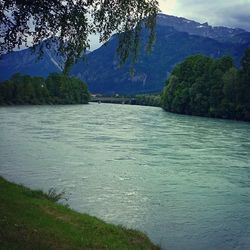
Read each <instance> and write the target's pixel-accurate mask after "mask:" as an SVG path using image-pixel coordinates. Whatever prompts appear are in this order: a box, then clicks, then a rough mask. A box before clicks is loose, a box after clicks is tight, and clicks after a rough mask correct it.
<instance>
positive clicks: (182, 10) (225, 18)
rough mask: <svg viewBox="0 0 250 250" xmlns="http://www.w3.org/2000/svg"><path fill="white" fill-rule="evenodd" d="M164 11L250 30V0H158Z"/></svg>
mask: <svg viewBox="0 0 250 250" xmlns="http://www.w3.org/2000/svg"><path fill="white" fill-rule="evenodd" d="M158 1H159V3H160V8H161V10H162V12H163V13H165V14H169V15H175V16H180V17H185V18H188V19H191V20H194V21H198V22H201V23H204V22H208V23H209V24H211V25H214V26H218V25H222V26H226V27H233V28H243V29H246V30H248V31H250V0H207V1H206V0H158Z"/></svg>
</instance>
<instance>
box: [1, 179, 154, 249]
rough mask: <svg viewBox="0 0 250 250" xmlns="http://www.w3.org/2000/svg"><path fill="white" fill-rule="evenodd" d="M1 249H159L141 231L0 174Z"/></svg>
mask: <svg viewBox="0 0 250 250" xmlns="http://www.w3.org/2000/svg"><path fill="white" fill-rule="evenodd" d="M0 190H1V192H0V201H1V202H0V245H1V249H159V248H158V247H156V246H155V245H154V244H153V243H151V242H150V240H149V239H148V237H147V236H145V235H144V234H143V233H141V232H138V231H135V230H130V229H125V228H123V227H121V226H115V225H111V224H107V223H105V222H103V221H101V220H99V219H97V218H96V217H92V216H89V215H86V214H80V213H78V212H75V211H73V210H71V209H69V208H67V207H65V206H63V205H60V204H57V203H55V202H53V201H52V200H51V199H50V197H49V196H48V195H47V194H44V193H43V192H41V191H33V190H31V189H28V188H26V187H23V186H21V185H16V184H13V183H10V182H8V181H6V180H5V179H3V178H2V177H0Z"/></svg>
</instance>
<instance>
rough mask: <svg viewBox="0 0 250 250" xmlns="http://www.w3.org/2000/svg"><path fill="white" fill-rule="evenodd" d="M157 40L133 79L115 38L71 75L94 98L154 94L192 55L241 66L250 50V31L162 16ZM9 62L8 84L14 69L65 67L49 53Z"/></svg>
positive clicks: (38, 71)
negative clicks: (119, 55)
mask: <svg viewBox="0 0 250 250" xmlns="http://www.w3.org/2000/svg"><path fill="white" fill-rule="evenodd" d="M146 34H147V31H146V30H143V32H142V42H141V47H142V48H143V47H145V43H146V42H145V41H146ZM156 36H157V40H156V43H155V45H154V48H153V51H152V53H151V54H150V55H147V53H146V52H145V51H144V49H141V54H140V56H139V57H138V63H137V64H135V65H134V69H135V75H134V76H131V74H130V73H129V72H130V65H129V63H126V64H125V65H123V67H121V68H119V67H118V60H117V57H116V44H117V36H116V35H114V36H113V37H112V38H111V39H110V41H109V42H108V43H107V44H105V45H102V46H101V47H100V48H98V49H96V50H94V51H93V52H90V53H88V54H86V55H85V59H86V60H84V61H83V60H79V62H78V63H77V64H76V65H74V66H73V67H72V70H71V74H72V75H74V76H77V77H79V78H80V79H81V80H83V81H85V82H86V83H87V84H88V87H89V89H90V91H91V92H93V93H102V94H113V93H122V94H131V93H138V92H152V91H154V92H155V91H161V89H162V88H163V86H164V83H165V80H166V78H167V76H168V75H169V74H170V72H171V70H172V69H173V67H174V66H175V65H176V64H177V63H179V62H181V61H182V60H184V59H185V58H186V57H187V56H190V55H194V54H203V55H207V56H211V57H213V58H218V57H221V56H224V55H230V56H232V57H233V59H234V61H235V63H236V64H237V65H239V61H240V58H241V56H242V54H243V52H244V50H245V48H247V47H249V46H250V32H247V31H245V30H243V29H233V28H226V27H212V26H210V25H209V24H207V23H204V24H200V23H198V22H195V21H192V20H188V19H186V18H181V17H174V16H168V15H164V14H159V15H158V17H157V22H156ZM29 50H30V49H28V51H29ZM18 53H19V54H18ZM5 57H6V58H4V57H3V60H1V61H0V71H1V72H3V74H2V73H1V76H0V80H4V79H8V78H9V77H10V75H11V74H13V73H15V72H14V70H19V72H21V73H25V74H31V75H41V76H47V75H48V74H49V73H50V72H54V71H55V72H60V71H61V69H62V65H63V64H62V63H63V60H62V58H60V57H58V56H56V53H55V52H53V51H47V54H46V55H45V57H44V58H42V59H41V61H39V62H35V55H34V54H33V55H32V54H30V52H27V50H24V51H19V52H12V53H11V54H8V55H6V56H5ZM27 57H28V58H27ZM29 57H30V58H29ZM24 58H26V59H25V60H22V59H24ZM6 62H9V64H8V63H6Z"/></svg>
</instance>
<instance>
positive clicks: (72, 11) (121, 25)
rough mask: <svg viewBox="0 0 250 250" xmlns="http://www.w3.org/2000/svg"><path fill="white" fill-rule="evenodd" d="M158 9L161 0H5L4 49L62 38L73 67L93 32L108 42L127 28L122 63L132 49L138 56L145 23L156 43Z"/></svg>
mask: <svg viewBox="0 0 250 250" xmlns="http://www.w3.org/2000/svg"><path fill="white" fill-rule="evenodd" d="M158 11H159V9H158V2H157V1H156V0H119V1H118V0H0V28H1V29H0V54H3V53H5V52H9V51H12V50H13V49H14V48H15V47H17V46H20V45H22V44H26V45H27V44H28V40H31V43H32V44H36V45H41V44H43V46H50V44H51V42H56V43H57V45H58V47H59V50H60V52H61V53H62V54H63V55H65V56H66V58H67V61H66V68H67V66H68V65H71V64H73V63H74V62H75V60H76V59H78V58H79V57H80V56H81V54H82V53H83V52H84V51H85V50H86V49H87V48H88V47H89V41H88V37H89V35H90V34H95V33H99V34H100V42H105V41H107V40H108V39H109V38H110V37H111V36H112V34H113V33H114V32H116V33H123V32H126V36H124V35H122V36H120V41H119V46H118V56H119V58H120V60H121V62H122V61H125V60H126V59H127V57H128V56H129V54H133V55H135V56H136V47H137V43H138V34H139V33H140V29H141V25H142V23H143V24H144V25H145V26H146V27H147V28H149V30H150V32H149V41H148V45H149V47H150V46H152V42H153V40H154V25H155V17H156V14H157V13H158ZM142 20H145V21H143V22H142ZM48 38H50V39H48ZM46 39H48V40H47V41H48V42H43V41H45V40H46ZM42 42H43V43H42ZM44 44H45V45H44ZM39 49H40V51H42V48H41V46H40V47H39Z"/></svg>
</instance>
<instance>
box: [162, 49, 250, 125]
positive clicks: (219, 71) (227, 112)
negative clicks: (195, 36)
mask: <svg viewBox="0 0 250 250" xmlns="http://www.w3.org/2000/svg"><path fill="white" fill-rule="evenodd" d="M162 107H163V108H164V109H165V110H166V111H170V112H175V113H180V114H187V115H198V116H207V117H217V118H225V119H236V120H245V121H250V48H248V49H246V51H245V54H244V56H243V57H242V59H241V67H240V68H239V69H237V68H236V67H235V66H234V64H233V60H232V58H231V57H229V56H225V57H222V58H220V59H212V58H209V57H206V56H202V55H196V56H191V57H189V58H187V59H186V60H185V61H184V62H182V63H180V64H179V65H177V66H176V67H175V68H174V70H173V72H172V73H171V75H170V77H169V78H168V80H167V82H166V86H165V88H164V90H163V93H162Z"/></svg>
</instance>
